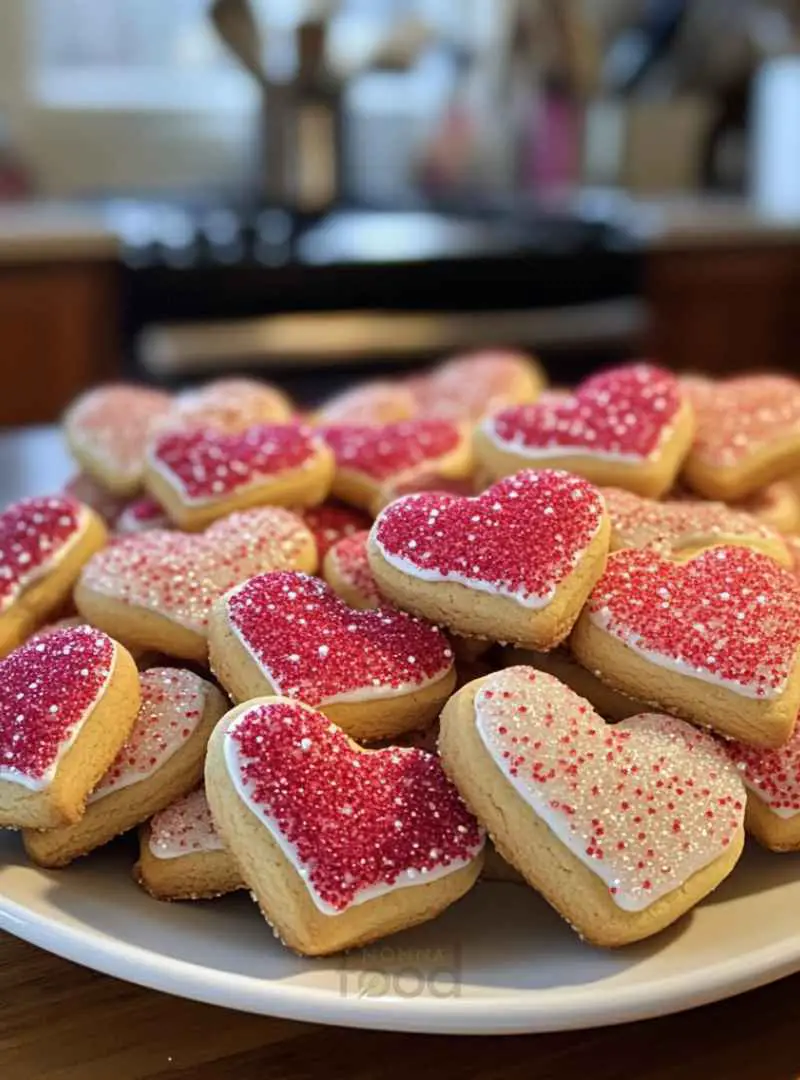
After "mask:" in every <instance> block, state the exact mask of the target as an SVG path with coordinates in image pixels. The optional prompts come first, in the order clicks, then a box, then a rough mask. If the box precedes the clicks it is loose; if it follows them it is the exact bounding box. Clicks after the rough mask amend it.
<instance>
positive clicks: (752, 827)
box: [723, 723, 800, 851]
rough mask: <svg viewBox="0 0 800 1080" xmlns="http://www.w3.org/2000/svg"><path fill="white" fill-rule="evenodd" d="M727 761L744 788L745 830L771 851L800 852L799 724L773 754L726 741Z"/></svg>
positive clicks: (796, 724)
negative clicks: (745, 803)
mask: <svg viewBox="0 0 800 1080" xmlns="http://www.w3.org/2000/svg"><path fill="white" fill-rule="evenodd" d="M723 745H724V747H725V750H726V752H727V754H728V757H729V758H730V759H731V761H732V762H733V763H734V765H736V767H737V768H738V769H739V772H740V774H741V777H742V780H744V783H745V787H746V788H747V810H746V813H745V826H746V827H747V831H748V832H750V833H752V834H753V836H755V837H756V839H757V840H758V841H759V842H760V843H762V844H763V845H764V846H765V847H768V848H770V850H771V851H797V850H799V849H800V724H798V723H795V726H794V730H793V731H792V734H791V736H790V738H789V741H788V742H787V743H785V744H784V745H783V746H779V747H778V748H777V749H776V750H762V749H761V748H759V747H757V746H747V745H746V744H745V743H741V742H736V741H735V740H734V739H727V740H726V741H725V742H724V744H723Z"/></svg>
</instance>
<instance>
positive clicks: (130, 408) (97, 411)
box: [64, 385, 172, 495]
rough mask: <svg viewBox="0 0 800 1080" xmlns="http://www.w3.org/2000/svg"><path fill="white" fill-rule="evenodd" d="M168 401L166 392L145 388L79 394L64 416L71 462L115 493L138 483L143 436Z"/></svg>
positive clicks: (135, 488) (128, 492) (134, 488)
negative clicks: (78, 465)
mask: <svg viewBox="0 0 800 1080" xmlns="http://www.w3.org/2000/svg"><path fill="white" fill-rule="evenodd" d="M171 405H172V399H171V398H170V396H169V395H168V394H165V393H163V392H162V391H160V390H151V389H148V388H147V387H144V386H125V385H115V386H101V387H98V388H97V389H95V390H89V391H88V392H87V393H85V394H82V395H81V396H80V397H79V398H77V400H76V401H74V402H73V404H72V405H70V407H69V409H68V410H67V412H66V414H65V416H64V433H65V435H66V439H67V444H68V445H69V448H70V451H71V452H72V455H73V457H74V458H75V460H76V461H77V462H78V463H79V464H80V466H81V468H82V469H84V470H85V471H86V472H87V473H89V475H90V476H92V477H93V478H94V479H95V480H97V481H98V483H99V484H101V485H102V486H103V487H105V488H107V489H108V490H109V491H111V492H112V493H113V494H115V495H134V494H136V492H137V491H138V490H139V488H140V487H141V486H142V475H143V471H144V456H145V450H146V448H147V443H148V440H149V439H150V436H151V435H152V433H153V431H154V430H155V428H156V426H157V425H158V423H159V421H160V420H161V419H162V418H163V417H164V416H166V414H167V412H168V411H169V409H170V407H171Z"/></svg>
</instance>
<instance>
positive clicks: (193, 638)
mask: <svg viewBox="0 0 800 1080" xmlns="http://www.w3.org/2000/svg"><path fill="white" fill-rule="evenodd" d="M316 562H317V556H316V549H315V546H314V538H313V537H312V535H311V533H310V532H309V531H308V529H307V528H306V527H305V525H303V523H302V521H300V519H299V518H298V517H296V516H295V515H294V514H292V513H291V512H290V511H289V510H284V509H282V508H280V507H264V508H263V509H261V510H247V511H243V512H242V513H240V514H231V515H230V516H229V517H227V518H224V519H223V520H222V521H218V522H216V523H215V524H214V525H212V526H211V527H210V528H208V529H207V530H206V531H205V532H204V533H202V534H201V535H199V536H194V535H190V534H187V533H179V532H171V531H169V530H163V529H153V530H151V531H150V532H144V533H141V534H140V535H138V536H127V537H124V538H122V539H120V540H119V541H117V542H116V543H115V544H113V545H111V546H110V547H108V548H106V549H105V550H104V551H101V552H99V553H98V554H97V555H95V557H94V558H93V559H91V560H90V561H89V563H88V564H87V565H86V567H85V568H84V571H83V574H82V576H81V580H80V581H79V583H78V585H77V586H76V589H75V603H76V604H77V607H78V610H79V611H80V612H81V614H82V615H83V616H85V618H86V619H88V621H89V622H91V623H92V624H93V625H95V626H101V627H102V628H103V629H104V630H107V631H108V632H109V633H110V634H113V635H114V636H115V637H117V638H119V639H120V640H121V641H124V642H125V643H126V644H131V645H133V646H138V647H139V648H143V649H153V650H155V651H157V652H163V653H165V654H166V655H168V656H180V657H185V658H186V659H187V660H197V661H198V662H200V663H205V661H206V659H207V656H208V645H207V635H208V617H209V613H210V611H211V607H212V605H213V603H214V601H215V600H217V598H218V597H220V596H222V594H223V593H224V592H226V591H227V590H228V589H230V588H231V587H232V586H234V585H238V584H239V583H240V582H242V581H245V580H246V579H247V578H248V577H251V576H252V575H253V574H256V573H258V572H259V571H261V570H264V569H279V568H292V569H294V568H297V569H301V570H308V571H313V570H314V569H315V568H316Z"/></svg>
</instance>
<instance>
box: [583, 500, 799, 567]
mask: <svg viewBox="0 0 800 1080" xmlns="http://www.w3.org/2000/svg"><path fill="white" fill-rule="evenodd" d="M602 491H603V498H604V499H605V501H606V506H607V507H608V514H609V517H610V518H611V550H612V551H618V550H620V549H621V548H653V549H654V550H655V551H658V552H659V554H661V555H674V554H676V553H678V552H680V553H682V554H685V555H689V554H691V553H692V552H693V551H700V550H701V549H702V548H706V547H712V546H713V545H715V544H730V545H739V544H741V545H742V546H743V547H750V548H753V549H754V550H755V551H760V552H762V553H763V554H764V555H769V557H770V558H772V559H775V561H776V562H779V563H781V564H782V565H783V566H788V565H789V564H790V563H791V557H790V555H789V551H788V548H787V547H786V544H785V543H784V541H783V538H782V537H781V536H780V535H779V534H778V533H777V532H776V531H775V529H772V528H770V527H769V526H768V525H764V524H762V523H761V522H760V521H759V520H758V518H756V517H754V516H753V515H752V514H747V513H744V512H743V511H739V510H733V509H731V507H729V506H726V505H725V504H724V503H714V502H701V501H700V500H699V499H672V500H668V501H666V502H655V501H654V500H653V499H643V498H642V497H641V496H640V495H634V494H633V492H631V491H623V490H622V489H621V488H603V489H602Z"/></svg>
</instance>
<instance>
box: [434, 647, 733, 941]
mask: <svg viewBox="0 0 800 1080" xmlns="http://www.w3.org/2000/svg"><path fill="white" fill-rule="evenodd" d="M439 750H440V753H441V757H442V763H443V765H444V767H445V769H446V770H447V772H448V775H450V776H451V777H452V778H453V780H454V781H455V783H456V786H457V787H458V789H459V791H460V792H461V794H462V796H463V797H464V800H465V801H466V803H467V805H468V806H469V807H470V808H471V809H472V811H473V813H474V814H475V815H476V817H477V818H478V820H479V821H480V822H481V823H482V824H483V825H484V826H485V827H486V829H487V831H488V832H489V835H490V836H491V837H492V838H493V840H494V842H495V845H496V846H497V848H498V850H499V851H500V853H501V854H502V855H503V856H504V857H505V858H506V859H507V860H508V861H509V862H510V863H511V864H512V865H514V866H516V867H517V869H518V870H519V871H520V872H521V873H522V875H523V876H524V877H525V878H526V880H527V881H528V882H529V883H530V884H531V885H533V887H534V888H536V889H538V890H539V891H540V892H541V893H542V894H543V895H544V896H545V898H546V899H547V900H548V901H549V902H550V903H551V904H552V905H553V907H555V908H556V910H557V911H559V912H560V913H561V914H562V915H563V916H564V918H565V919H567V921H568V922H569V923H570V924H571V925H572V926H574V927H575V929H576V930H577V931H578V933H580V934H581V935H582V936H584V937H586V938H588V939H589V940H590V941H592V942H594V943H595V944H598V945H607V946H613V945H622V944H626V943H627V942H631V941H637V940H639V939H641V938H644V937H648V936H650V935H651V934H654V933H656V932H657V931H659V930H661V929H663V928H664V927H665V926H668V925H669V924H670V923H672V922H674V921H675V919H677V918H679V917H680V916H681V915H683V914H684V912H686V911H688V910H689V909H690V908H691V907H693V906H694V905H695V904H696V903H697V902H698V901H699V900H701V899H702V898H703V897H704V896H705V895H706V894H707V893H709V892H710V891H711V890H712V889H714V888H715V887H716V886H717V885H718V884H719V882H720V881H722V880H723V878H725V877H726V876H727V874H728V873H729V872H730V871H731V870H732V868H733V866H734V865H735V863H736V861H737V859H738V858H739V854H740V853H741V850H742V843H743V822H744V806H745V791H744V787H743V785H742V781H741V779H740V777H739V775H738V772H737V770H736V768H735V767H734V766H733V765H732V764H731V763H730V762H729V761H728V759H727V758H726V755H725V752H724V750H723V749H722V748H721V746H719V744H718V743H717V741H716V740H715V739H714V738H713V737H712V736H711V735H709V734H707V733H705V732H702V731H697V730H696V729H694V728H692V727H691V726H690V725H689V724H685V723H684V722H683V721H681V720H676V719H674V718H673V717H670V716H662V715H656V714H643V715H640V716H636V717H632V718H631V719H629V720H623V721H621V722H620V723H619V724H614V725H608V724H606V723H605V721H604V720H602V719H601V718H600V717H599V716H598V715H597V713H595V712H594V710H593V709H592V707H591V706H590V705H589V703H588V702H587V701H584V700H583V698H581V697H579V696H578V695H577V694H576V693H575V692H574V691H572V690H570V689H569V688H568V687H566V686H564V685H563V684H562V683H560V682H559V681H558V679H556V678H554V677H553V676H552V675H547V674H545V673H544V672H541V671H535V670H534V669H533V668H527V667H513V668H507V669H506V670H505V671H500V672H496V673H495V674H493V675H489V676H487V677H486V678H483V679H478V680H477V681H476V682H473V683H470V684H469V685H468V686H465V687H464V688H463V689H462V690H460V691H459V692H458V694H456V696H455V697H454V698H452V699H451V700H450V702H448V704H447V706H446V707H445V709H444V712H443V713H442V718H441V730H440V734H439Z"/></svg>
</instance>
